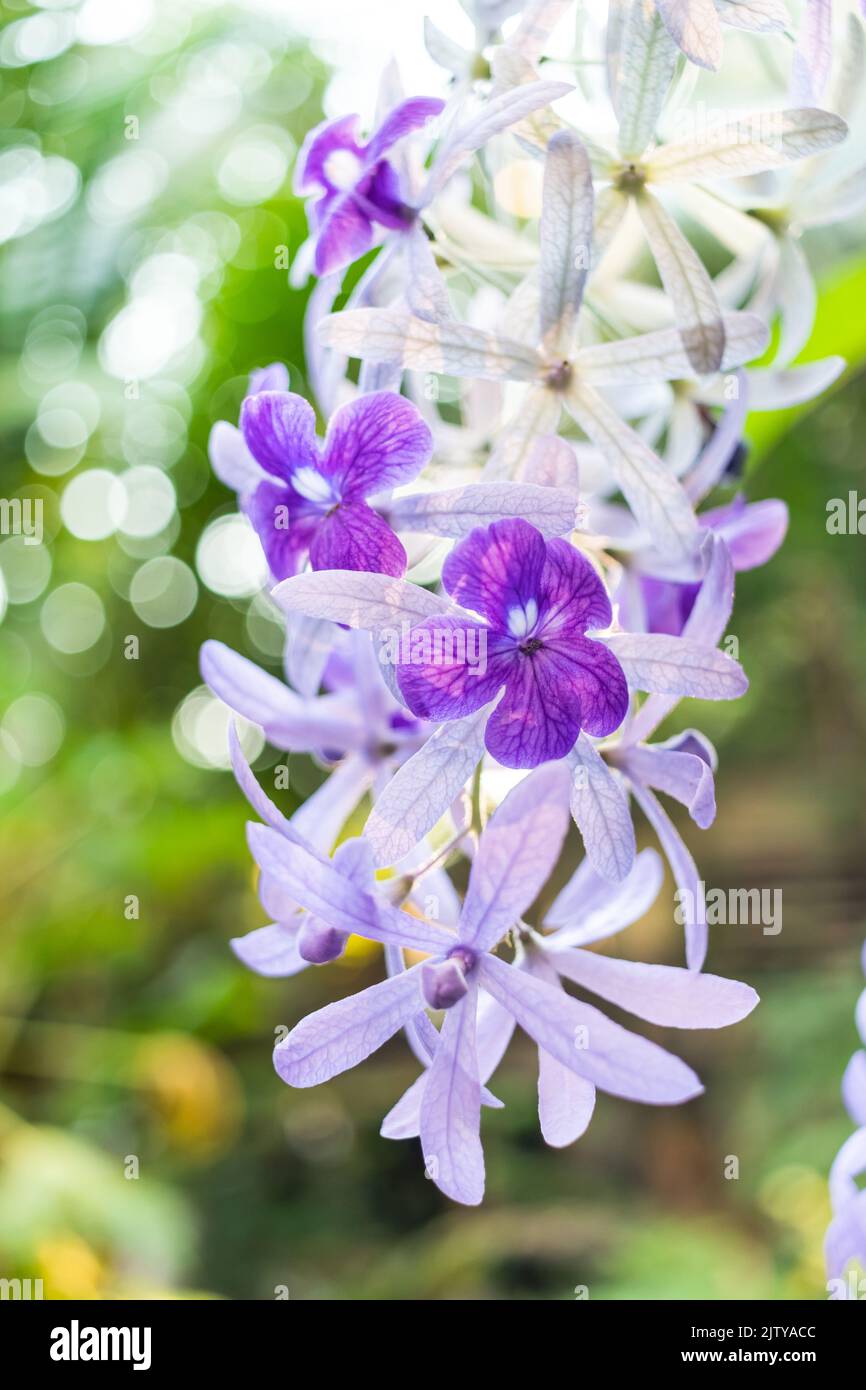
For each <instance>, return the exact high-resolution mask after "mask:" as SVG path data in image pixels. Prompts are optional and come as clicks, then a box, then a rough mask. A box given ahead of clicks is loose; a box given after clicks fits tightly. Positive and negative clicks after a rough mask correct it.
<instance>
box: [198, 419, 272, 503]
mask: <svg viewBox="0 0 866 1390" xmlns="http://www.w3.org/2000/svg"><path fill="white" fill-rule="evenodd" d="M207 451H208V456H209V458H210V461H211V467H212V468H213V471H214V473H215V474H216V476H217V477H218V478H219V480H220V482H221V483H225V485H226V487H230V488H231V489H232V491H233V492H237V493H240V494H241V495H244V494H246V493H249V492H252V491H253V490H254V489H255V488H257V487H258V485H259V483H260V482H261V481H262V476H263V475H262V470H261V469H260V468H259V465H258V464H257V463H256V461H255V459H254V458H253V456H252V454H251V453H250V451H249V449H248V448H247V446H246V444H245V443H244V437H243V435H242V434H241V432H240V430H239V429H237V428H236V427H235V426H234V425H230V424H229V422H228V420H217V422H216V424H215V425H214V427H213V429H212V430H211V432H210V438H209V440H208V446H207Z"/></svg>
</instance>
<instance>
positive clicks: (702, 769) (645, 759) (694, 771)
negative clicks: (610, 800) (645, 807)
mask: <svg viewBox="0 0 866 1390" xmlns="http://www.w3.org/2000/svg"><path fill="white" fill-rule="evenodd" d="M616 763H617V766H619V767H621V768H622V769H623V771H624V772H626V773H627V775H628V776H629V777H630V778H631V780H632V781H633V782H634V781H637V782H642V783H643V785H644V786H646V787H653V788H654V789H655V790H656V791H659V792H666V793H667V795H668V796H673V797H675V798H676V800H677V801H679V802H681V803H682V805H683V806H686V807H688V812H689V815H690V816H691V818H692V820H693V821H694V822H695V824H696V825H699V826H700V827H701V829H702V830H706V829H707V827H708V826H710V825H712V823H713V821H714V820H715V816H716V798H715V789H714V784H713V771H712V768H711V767H710V766H709V764H708V763H707V762H706V761H705V759H704V758H702V757H699V756H698V755H697V754H696V753H687V752H679V751H677V750H674V749H672V748H663V747H660V746H655V747H651V746H646V745H641V746H639V747H628V748H626V750H625V751H624V752H623V753H622V754H621V755H620V756H617V758H616Z"/></svg>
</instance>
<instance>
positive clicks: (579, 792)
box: [568, 734, 635, 883]
mask: <svg viewBox="0 0 866 1390" xmlns="http://www.w3.org/2000/svg"><path fill="white" fill-rule="evenodd" d="M568 761H569V765H570V767H571V769H572V789H571V814H572V816H573V817H574V820H575V823H576V825H577V828H578V830H579V831H580V833H581V837H582V839H583V844H584V848H585V850H586V854H587V859H588V861H589V863H590V864H591V865H592V867H593V869H595V871H596V872H597V873H599V874H600V875H601V877H602V878H604V879H606V880H608V881H609V882H611V883H619V882H620V881H621V880H622V879H624V878H626V877H627V875H628V874H629V873H630V872H631V868H632V865H633V863H634V852H635V839H634V826H633V825H632V819H631V812H630V810H629V805H628V797H627V796H626V793H625V791H624V789H623V786H622V782H621V781H620V779H619V778H618V777H617V775H616V774H615V773H613V772H611V770H610V768H609V767H608V766H607V763H606V762H605V761H604V759H603V758H602V756H601V754H600V753H599V752H598V751H597V750H596V748H595V747H594V746H593V744H592V743H590V741H589V739H588V738H586V737H585V735H583V734H581V736H580V738H579V739H578V740H577V743H576V744H575V746H574V748H573V749H572V750H571V752H570V753H569V756H568Z"/></svg>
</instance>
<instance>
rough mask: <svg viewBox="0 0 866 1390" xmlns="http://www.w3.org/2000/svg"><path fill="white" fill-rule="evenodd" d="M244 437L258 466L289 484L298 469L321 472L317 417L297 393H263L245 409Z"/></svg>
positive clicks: (242, 418)
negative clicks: (319, 470) (310, 469)
mask: <svg viewBox="0 0 866 1390" xmlns="http://www.w3.org/2000/svg"><path fill="white" fill-rule="evenodd" d="M241 433H242V434H243V437H244V442H245V444H246V446H247V448H248V449H249V451H250V453H251V454H252V456H253V458H254V459H255V460H256V462H257V463H260V464H261V466H262V468H264V469H265V470H266V472H268V473H272V474H273V475H274V477H276V478H280V479H282V481H284V482H288V481H289V479H290V478H291V475H292V473H293V472H294V471H295V470H296V469H298V468H312V469H314V470H316V471H318V469H319V444H318V440H317V438H316V415H315V411H314V410H313V407H312V406H311V405H310V403H309V402H308V401H305V400H304V398H303V396H296V395H295V393H294V392H293V391H259V392H258V393H257V394H256V395H254V396H247V397H246V399H245V400H244V402H243V404H242V406H241Z"/></svg>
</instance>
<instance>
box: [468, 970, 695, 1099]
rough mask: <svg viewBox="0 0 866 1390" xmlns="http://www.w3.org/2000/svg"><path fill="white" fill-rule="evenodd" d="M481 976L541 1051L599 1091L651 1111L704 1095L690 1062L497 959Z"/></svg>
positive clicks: (487, 986)
mask: <svg viewBox="0 0 866 1390" xmlns="http://www.w3.org/2000/svg"><path fill="white" fill-rule="evenodd" d="M479 971H480V974H481V982H482V985H483V987H484V989H486V990H488V991H489V993H490V994H492V995H493V997H494V999H498V1000H499V1002H500V1003H501V1004H502V1006H503V1008H506V1009H508V1010H509V1012H510V1013H512V1014H513V1015H514V1017H515V1018H516V1019H517V1022H518V1023H519V1024H520V1027H521V1028H522V1029H523V1030H524V1032H526V1033H528V1034H529V1036H530V1037H531V1038H532V1039H533V1040H534V1041H535V1042H536V1043H537V1044H538V1046H539V1047H543V1048H544V1050H545V1051H546V1052H549V1053H550V1054H551V1056H553V1057H555V1058H556V1060H557V1061H558V1062H561V1063H562V1065H563V1066H565V1067H568V1068H569V1070H570V1071H574V1072H577V1074H578V1076H582V1077H584V1078H585V1079H586V1080H587V1081H591V1082H592V1084H593V1085H594V1086H597V1087H598V1088H599V1089H600V1090H602V1091H608V1092H609V1093H610V1094H611V1095H615V1096H623V1097H624V1098H625V1099H626V1100H638V1101H643V1102H644V1103H645V1104H647V1105H676V1104H679V1103H680V1102H681V1101H684V1100H691V1099H692V1098H693V1097H694V1096H697V1095H700V1093H701V1091H702V1090H703V1087H702V1086H701V1083H700V1081H699V1080H698V1078H697V1077H696V1076H695V1074H694V1072H693V1071H692V1069H691V1067H687V1066H686V1064H685V1062H681V1061H680V1059H679V1058H678V1057H673V1056H672V1055H671V1054H670V1053H669V1052H665V1051H664V1049H663V1048H661V1047H658V1046H657V1044H656V1043H653V1042H649V1040H648V1039H647V1038H642V1037H640V1036H639V1034H637V1033H630V1032H628V1030H627V1029H625V1028H621V1027H620V1025H619V1024H618V1023H613V1022H611V1020H610V1019H608V1018H605V1016H604V1014H603V1013H601V1012H600V1011H599V1010H598V1009H595V1008H593V1007H592V1005H591V1004H584V1003H582V1002H579V1001H578V1000H577V999H573V998H572V997H571V996H570V995H568V994H566V993H565V991H564V990H561V989H554V987H553V986H552V985H548V984H546V983H545V982H544V981H543V980H537V979H535V978H534V977H533V976H531V975H529V974H527V973H526V972H525V971H523V970H519V969H517V968H516V967H515V966H513V965H506V963H505V961H502V960H499V959H498V957H497V956H485V957H484V959H483V960H482V961H481V963H480V965H479Z"/></svg>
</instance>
